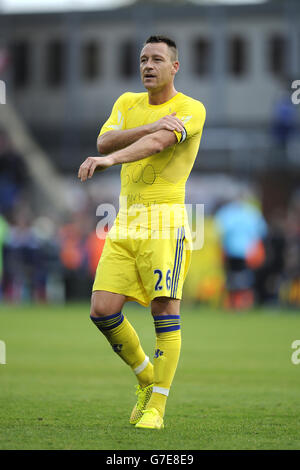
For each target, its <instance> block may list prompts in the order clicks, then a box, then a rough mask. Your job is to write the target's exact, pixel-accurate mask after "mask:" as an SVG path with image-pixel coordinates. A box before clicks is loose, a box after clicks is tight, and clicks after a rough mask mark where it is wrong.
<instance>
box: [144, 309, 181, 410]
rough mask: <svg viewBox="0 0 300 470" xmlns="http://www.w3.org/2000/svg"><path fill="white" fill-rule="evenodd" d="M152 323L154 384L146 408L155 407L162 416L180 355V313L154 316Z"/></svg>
mask: <svg viewBox="0 0 300 470" xmlns="http://www.w3.org/2000/svg"><path fill="white" fill-rule="evenodd" d="M154 325H155V330H156V349H155V355H154V363H153V367H154V385H153V392H152V396H151V398H150V400H149V403H148V405H147V408H148V409H149V408H156V409H157V410H158V411H159V413H160V414H161V416H162V417H163V415H164V412H165V407H166V401H167V397H168V395H169V390H170V387H171V384H172V382H173V378H174V375H175V372H176V368H177V364H178V360H179V356H180V349H181V331H180V315H160V316H155V317H154Z"/></svg>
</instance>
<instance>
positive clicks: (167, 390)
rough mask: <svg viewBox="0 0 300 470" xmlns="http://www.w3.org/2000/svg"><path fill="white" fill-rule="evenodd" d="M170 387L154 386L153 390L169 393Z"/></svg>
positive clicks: (164, 393) (163, 393)
mask: <svg viewBox="0 0 300 470" xmlns="http://www.w3.org/2000/svg"><path fill="white" fill-rule="evenodd" d="M169 391H170V390H169V389H168V388H162V387H153V390H152V392H154V393H161V394H162V395H166V396H168V395H169Z"/></svg>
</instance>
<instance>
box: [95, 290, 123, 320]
mask: <svg viewBox="0 0 300 470" xmlns="http://www.w3.org/2000/svg"><path fill="white" fill-rule="evenodd" d="M124 303H125V296H123V295H119V294H113V293H111V292H105V291H95V292H93V294H92V300H91V311H90V315H91V316H92V317H107V316H109V315H114V314H116V313H119V312H120V311H121V310H122V307H123V305H124Z"/></svg>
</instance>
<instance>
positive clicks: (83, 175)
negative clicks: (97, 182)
mask: <svg viewBox="0 0 300 470" xmlns="http://www.w3.org/2000/svg"><path fill="white" fill-rule="evenodd" d="M112 165H113V160H112V159H111V158H110V157H88V158H87V159H86V160H84V162H83V163H82V164H81V165H80V167H79V170H78V178H80V180H81V181H86V180H87V179H89V178H91V177H92V176H93V174H94V172H95V171H104V170H106V169H107V168H110V167H111V166H112Z"/></svg>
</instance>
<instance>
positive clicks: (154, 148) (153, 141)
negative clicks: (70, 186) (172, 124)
mask: <svg viewBox="0 0 300 470" xmlns="http://www.w3.org/2000/svg"><path fill="white" fill-rule="evenodd" d="M175 143H177V137H176V135H175V134H174V132H171V131H168V130H165V129H162V130H160V131H157V132H154V133H153V134H149V135H147V136H145V137H142V138H141V139H139V140H138V141H137V142H134V143H133V144H131V145H129V146H128V147H126V148H124V149H121V150H117V151H116V152H113V153H112V154H110V155H108V156H106V157H88V158H87V159H86V160H85V161H84V162H83V163H82V165H81V166H80V168H79V171H78V178H80V179H81V181H86V180H87V179H88V178H91V177H92V176H93V174H94V172H95V171H103V170H106V169H107V168H109V167H111V166H113V165H119V164H122V163H131V162H136V161H138V160H142V159H144V158H147V157H149V156H150V155H154V154H156V153H160V152H162V151H163V150H164V149H165V148H167V147H170V146H172V145H175Z"/></svg>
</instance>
